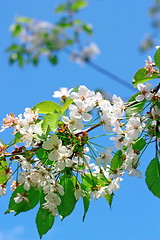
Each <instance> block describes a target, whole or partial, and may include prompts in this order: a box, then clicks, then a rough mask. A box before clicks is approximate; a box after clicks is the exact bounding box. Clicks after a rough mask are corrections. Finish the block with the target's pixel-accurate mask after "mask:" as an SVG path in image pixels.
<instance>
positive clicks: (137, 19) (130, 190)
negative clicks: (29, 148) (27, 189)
mask: <svg viewBox="0 0 160 240" xmlns="http://www.w3.org/2000/svg"><path fill="white" fill-rule="evenodd" d="M57 2H59V1H50V0H45V1H43V0H39V1H37V0H35V1H32V0H28V1H26V0H14V1H9V0H6V1H3V2H2V3H1V10H2V11H1V16H0V20H1V27H0V35H1V44H0V58H1V61H0V71H1V94H0V102H1V111H0V119H3V118H4V117H5V115H6V113H10V112H13V113H15V114H19V113H22V112H23V111H24V108H25V107H32V106H34V105H35V104H36V103H38V102H40V101H43V100H52V97H51V95H52V94H53V91H54V90H57V89H58V88H59V87H62V86H66V87H68V88H70V87H73V86H74V85H75V84H76V85H82V84H84V85H86V86H87V87H88V88H90V89H92V90H94V89H97V88H103V89H104V90H105V91H106V92H107V93H109V94H110V95H112V94H114V93H115V94H116V95H118V96H122V97H123V98H127V97H129V96H131V94H133V92H132V91H130V90H128V89H126V88H124V87H123V86H121V85H120V84H118V83H115V82H113V81H112V80H110V79H109V78H107V77H105V76H103V75H101V74H100V73H98V72H96V71H94V70H93V69H90V68H89V67H88V66H79V65H76V64H75V63H72V62H70V60H69V59H68V56H67V55H65V53H61V54H60V61H59V64H58V65H57V66H56V67H53V66H51V65H50V64H49V63H48V62H47V61H46V60H45V59H42V61H41V62H40V64H39V66H38V67H36V68H34V67H32V66H29V65H28V66H26V67H24V68H23V69H19V68H18V67H17V66H16V65H14V66H9V64H8V62H7V54H6V53H5V49H6V48H7V47H8V46H9V44H11V43H12V42H13V40H12V38H11V37H10V33H9V30H8V29H9V26H10V25H11V23H12V22H13V19H14V17H16V16H19V15H21V16H29V17H34V18H37V19H39V20H46V21H50V22H54V21H55V16H54V15H53V9H54V6H55V5H56V3H57ZM152 3H153V1H151V0H148V1H145V0H141V1H128V0H123V1H117V0H112V1H104V0H95V1H91V0H90V1H89V7H88V8H86V9H85V10H83V11H82V13H81V14H80V15H79V17H81V18H82V19H83V20H85V21H87V22H90V23H92V24H93V26H94V29H95V31H94V37H93V41H94V42H96V43H97V45H98V46H99V48H100V49H101V55H100V56H98V57H97V59H96V60H94V62H95V63H97V64H98V65H100V66H102V67H104V68H106V69H108V70H109V71H111V72H113V73H114V74H116V75H118V76H120V77H121V78H123V79H126V81H128V82H131V79H132V77H133V75H134V73H135V72H136V70H137V69H138V68H141V67H143V66H144V60H145V59H147V56H146V55H145V54H140V52H139V50H138V45H139V43H140V41H141V40H142V39H143V37H144V36H145V34H146V33H148V32H150V31H151V28H150V20H149V16H148V13H147V11H148V8H149V6H151V5H152ZM153 53H154V51H151V52H150V53H149V54H151V55H153ZM1 135H2V137H1V136H0V138H3V139H4V140H6V141H8V139H9V138H8V135H7V132H5V133H3V134H1ZM153 157H154V151H153V146H151V147H150V149H148V151H147V152H146V154H145V155H144V156H143V158H142V160H141V166H140V169H141V170H142V172H143V177H142V179H136V178H135V177H134V178H133V177H125V179H124V181H123V182H122V183H121V188H120V190H119V191H118V192H116V194H115V198H114V202H113V206H112V209H111V210H110V209H109V207H108V205H107V203H106V202H105V200H104V199H99V200H98V201H92V203H91V207H90V209H89V212H88V215H87V217H86V220H85V222H84V223H83V222H82V220H81V219H82V216H83V206H82V202H80V203H78V204H77V206H76V209H75V211H74V212H73V213H72V215H71V216H69V217H68V218H66V219H65V220H64V221H63V222H60V220H58V219H57V220H56V221H55V225H54V227H53V229H52V230H51V231H50V232H49V233H48V234H47V235H46V236H44V238H43V239H44V240H52V239H59V240H63V239H65V240H97V239H101V240H106V239H108V240H159V239H160V228H159V212H160V200H159V199H158V198H156V197H154V196H153V195H152V194H151V193H150V192H149V190H148V189H147V187H146V185H145V181H144V170H145V168H146V167H147V165H148V163H149V161H150V160H151V159H152V158H153ZM7 203H8V196H5V197H2V198H1V199H0V204H1V210H0V212H1V215H0V223H1V224H0V240H33V239H34V240H38V239H39V237H38V234H37V230H36V226H35V222H34V221H35V220H34V219H35V217H34V216H35V215H36V211H37V208H36V209H34V210H33V211H30V212H28V213H24V214H21V215H19V216H16V217H14V216H13V215H12V214H7V215H3V212H4V211H5V210H6V209H7Z"/></svg>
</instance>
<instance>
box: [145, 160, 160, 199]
mask: <svg viewBox="0 0 160 240" xmlns="http://www.w3.org/2000/svg"><path fill="white" fill-rule="evenodd" d="M146 184H147V186H148V188H149V190H150V191H151V192H152V193H153V194H154V195H155V196H157V197H158V198H160V164H159V161H158V158H154V159H153V160H152V161H151V162H150V163H149V165H148V167H147V170H146Z"/></svg>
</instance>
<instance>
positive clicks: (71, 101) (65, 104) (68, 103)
mask: <svg viewBox="0 0 160 240" xmlns="http://www.w3.org/2000/svg"><path fill="white" fill-rule="evenodd" d="M72 103H73V99H71V98H66V100H65V103H64V105H63V106H62V107H61V113H64V112H65V111H66V110H67V108H68V107H69V106H70V105H71V104H72Z"/></svg>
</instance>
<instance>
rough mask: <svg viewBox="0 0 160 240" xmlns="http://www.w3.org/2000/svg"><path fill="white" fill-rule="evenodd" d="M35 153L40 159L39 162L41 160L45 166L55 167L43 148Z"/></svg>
mask: <svg viewBox="0 0 160 240" xmlns="http://www.w3.org/2000/svg"><path fill="white" fill-rule="evenodd" d="M35 153H36V156H37V157H38V158H39V160H41V162H42V163H43V164H46V165H53V161H50V160H49V159H48V154H47V153H46V151H45V150H44V149H43V148H40V149H38V150H37V151H36V152H35Z"/></svg>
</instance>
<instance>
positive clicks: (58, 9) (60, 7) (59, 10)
mask: <svg viewBox="0 0 160 240" xmlns="http://www.w3.org/2000/svg"><path fill="white" fill-rule="evenodd" d="M65 10H66V4H60V5H58V7H56V9H55V12H56V13H61V12H64V11H65Z"/></svg>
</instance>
